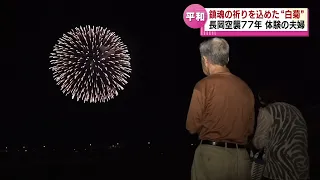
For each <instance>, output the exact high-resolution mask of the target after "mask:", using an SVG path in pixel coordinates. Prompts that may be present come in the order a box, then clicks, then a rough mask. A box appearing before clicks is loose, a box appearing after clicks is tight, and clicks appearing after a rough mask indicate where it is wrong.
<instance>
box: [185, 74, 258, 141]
mask: <svg viewBox="0 0 320 180" xmlns="http://www.w3.org/2000/svg"><path fill="white" fill-rule="evenodd" d="M186 127H187V129H188V130H189V132H190V133H192V134H193V133H198V134H199V138H200V139H201V140H212V141H216V142H219V141H220V142H232V143H238V144H246V143H247V139H248V136H250V135H251V134H252V133H253V130H254V96H253V93H252V91H251V89H250V88H249V87H248V85H247V84H246V83H245V82H244V81H242V80H241V79H240V78H238V77H237V76H235V75H233V74H231V73H230V72H229V70H228V69H226V70H225V72H220V73H216V74H213V75H210V76H208V77H206V78H204V79H202V80H201V81H199V82H198V83H197V84H196V86H195V88H194V90H193V94H192V98H191V103H190V107H189V112H188V118H187V123H186Z"/></svg>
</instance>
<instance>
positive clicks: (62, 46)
mask: <svg viewBox="0 0 320 180" xmlns="http://www.w3.org/2000/svg"><path fill="white" fill-rule="evenodd" d="M50 59H51V60H50V63H51V65H52V67H50V69H51V70H52V71H53V77H54V79H55V81H56V82H57V85H59V86H60V87H61V91H62V92H63V93H64V94H65V95H69V94H71V95H72V99H74V98H76V99H77V101H79V100H82V101H84V102H90V103H97V102H107V101H109V100H111V99H113V98H114V97H115V96H117V95H118V91H119V90H123V86H124V85H125V84H127V83H128V82H127V79H128V78H129V77H130V73H131V65H130V60H131V59H130V54H129V52H128V49H127V46H126V45H125V44H124V43H123V42H122V41H121V39H120V37H119V36H117V35H116V34H115V33H114V32H111V31H110V30H108V29H106V28H102V27H90V26H85V27H80V28H75V29H73V30H71V31H70V32H68V33H67V34H63V36H62V37H61V38H60V39H59V40H58V43H57V44H56V45H55V46H54V48H53V53H51V55H50Z"/></svg>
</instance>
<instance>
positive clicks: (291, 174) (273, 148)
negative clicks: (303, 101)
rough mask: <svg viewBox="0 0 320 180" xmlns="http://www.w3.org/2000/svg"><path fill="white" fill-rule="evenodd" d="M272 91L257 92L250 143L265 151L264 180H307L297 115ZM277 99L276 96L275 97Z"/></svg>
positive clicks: (303, 140)
mask: <svg viewBox="0 0 320 180" xmlns="http://www.w3.org/2000/svg"><path fill="white" fill-rule="evenodd" d="M275 95H276V94H275V93H274V92H273V93H272V92H267V91H264V92H261V93H260V94H259V100H260V103H261V105H262V108H260V109H259V114H258V117H257V129H256V133H255V135H254V138H253V144H254V146H255V147H256V148H257V149H263V148H264V151H265V167H264V171H263V178H262V179H265V180H269V179H270V180H307V179H309V157H308V133H307V125H306V122H305V120H304V118H303V117H302V114H301V112H300V111H299V110H298V109H297V108H296V107H295V106H293V105H290V104H288V103H285V102H280V101H279V98H277V96H275ZM279 97H280V96H279Z"/></svg>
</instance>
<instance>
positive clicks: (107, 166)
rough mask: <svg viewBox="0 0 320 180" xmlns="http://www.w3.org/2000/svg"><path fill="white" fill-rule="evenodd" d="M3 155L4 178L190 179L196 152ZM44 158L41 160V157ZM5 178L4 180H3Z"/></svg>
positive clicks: (60, 179) (127, 151)
mask: <svg viewBox="0 0 320 180" xmlns="http://www.w3.org/2000/svg"><path fill="white" fill-rule="evenodd" d="M39 155H40V153H14V154H12V153H2V154H1V156H2V157H1V159H5V160H4V161H3V160H2V161H1V169H2V170H4V171H3V172H4V174H5V178H4V179H7V178H9V179H17V180H18V179H41V180H46V179H57V180H65V179H108V178H112V179H128V178H138V179H150V178H152V179H166V178H168V177H172V176H173V177H179V179H190V165H191V163H192V155H193V149H192V148H189V149H188V148H186V149H185V151H184V152H182V151H171V152H164V153H163V154H161V152H159V151H153V150H149V149H144V150H142V149H141V150H137V149H135V150H122V151H121V150H118V151H117V152H112V151H111V152H110V151H108V152H107V151H106V152H100V153H70V154H61V153H42V154H41V155H40V156H39ZM41 156H42V157H41ZM1 179H2V178H1Z"/></svg>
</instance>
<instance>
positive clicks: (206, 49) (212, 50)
mask: <svg viewBox="0 0 320 180" xmlns="http://www.w3.org/2000/svg"><path fill="white" fill-rule="evenodd" d="M199 49H200V54H201V57H202V56H204V57H206V58H207V59H208V61H209V62H210V63H212V64H216V65H220V66H225V65H227V64H228V62H229V44H228V42H227V41H226V40H225V39H222V38H212V39H209V40H207V41H204V42H203V43H201V44H200V48H199Z"/></svg>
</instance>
